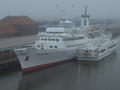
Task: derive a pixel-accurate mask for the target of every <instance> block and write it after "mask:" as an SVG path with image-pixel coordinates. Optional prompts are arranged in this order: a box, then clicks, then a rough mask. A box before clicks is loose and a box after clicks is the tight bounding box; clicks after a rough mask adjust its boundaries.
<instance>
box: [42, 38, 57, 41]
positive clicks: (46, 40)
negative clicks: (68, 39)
mask: <svg viewBox="0 0 120 90" xmlns="http://www.w3.org/2000/svg"><path fill="white" fill-rule="evenodd" d="M41 40H44V41H59V39H47V38H46V39H43V38H42V39H41Z"/></svg>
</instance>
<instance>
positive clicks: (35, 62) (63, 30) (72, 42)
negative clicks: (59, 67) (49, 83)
mask: <svg viewBox="0 0 120 90" xmlns="http://www.w3.org/2000/svg"><path fill="white" fill-rule="evenodd" d="M91 40H92V39H91V38H89V37H88V35H87V34H86V33H85V31H84V29H80V28H77V27H75V25H74V23H73V22H72V21H70V20H67V19H65V18H62V19H61V21H60V23H59V25H58V27H48V28H47V29H46V32H41V33H38V35H37V38H36V40H35V44H34V47H29V48H22V49H15V53H16V54H17V57H18V59H19V62H20V64H21V68H22V70H23V72H25V71H30V70H33V69H38V68H42V67H46V66H49V65H53V64H57V63H60V62H64V61H69V60H72V59H73V58H75V53H76V49H77V48H78V47H79V46H81V45H84V44H85V43H90V42H91Z"/></svg>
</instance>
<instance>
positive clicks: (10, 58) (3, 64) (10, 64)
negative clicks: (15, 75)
mask: <svg viewBox="0 0 120 90" xmlns="http://www.w3.org/2000/svg"><path fill="white" fill-rule="evenodd" d="M19 66H20V64H19V62H18V59H17V56H16V54H15V53H14V51H13V50H12V49H6V50H0V71H3V70H6V69H16V68H19Z"/></svg>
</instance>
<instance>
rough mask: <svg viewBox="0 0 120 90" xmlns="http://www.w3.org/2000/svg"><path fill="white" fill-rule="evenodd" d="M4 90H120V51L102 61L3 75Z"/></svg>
mask: <svg viewBox="0 0 120 90" xmlns="http://www.w3.org/2000/svg"><path fill="white" fill-rule="evenodd" d="M0 90H120V48H118V49H117V53H114V54H112V55H110V56H108V57H107V58H105V59H104V60H102V61H100V62H78V61H73V62H67V63H64V64H60V65H56V66H54V67H50V68H46V69H43V70H37V71H34V72H30V73H26V74H23V73H22V72H21V71H19V70H18V71H11V72H9V73H2V74H0Z"/></svg>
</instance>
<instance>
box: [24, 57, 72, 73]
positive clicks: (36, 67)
mask: <svg viewBox="0 0 120 90" xmlns="http://www.w3.org/2000/svg"><path fill="white" fill-rule="evenodd" d="M72 60H74V58H72V59H67V60H61V61H57V62H53V63H48V64H42V65H38V66H33V67H29V68H24V69H23V72H28V71H32V70H36V69H42V68H46V67H49V66H53V65H56V64H60V63H63V62H66V61H72Z"/></svg>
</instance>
